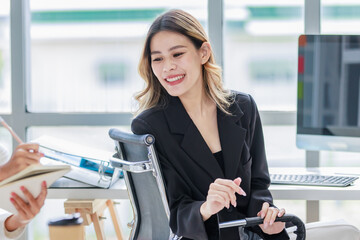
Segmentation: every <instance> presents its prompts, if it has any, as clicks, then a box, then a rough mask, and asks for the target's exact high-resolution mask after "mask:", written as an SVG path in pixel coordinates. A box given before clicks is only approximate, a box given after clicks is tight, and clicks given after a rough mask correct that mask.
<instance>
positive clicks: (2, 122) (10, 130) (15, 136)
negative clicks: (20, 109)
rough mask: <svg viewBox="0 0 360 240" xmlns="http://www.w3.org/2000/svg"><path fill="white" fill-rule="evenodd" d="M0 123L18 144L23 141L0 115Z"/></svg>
mask: <svg viewBox="0 0 360 240" xmlns="http://www.w3.org/2000/svg"><path fill="white" fill-rule="evenodd" d="M0 123H1V125H3V126H4V127H5V128H6V129H7V130H8V131H9V132H10V134H11V135H12V136H13V137H14V139H15V140H16V141H17V142H18V143H19V144H22V143H23V141H22V140H21V139H20V138H19V136H18V135H17V134H16V133H15V132H14V130H12V128H11V127H10V126H9V125H8V124H7V123H6V122H5V120H4V119H3V118H2V117H1V116H0Z"/></svg>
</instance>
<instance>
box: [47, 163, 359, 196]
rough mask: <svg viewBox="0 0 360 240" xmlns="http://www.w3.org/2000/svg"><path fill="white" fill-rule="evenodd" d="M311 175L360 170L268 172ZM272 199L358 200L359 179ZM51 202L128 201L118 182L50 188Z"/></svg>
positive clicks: (276, 188)
mask: <svg viewBox="0 0 360 240" xmlns="http://www.w3.org/2000/svg"><path fill="white" fill-rule="evenodd" d="M305 171H311V172H313V173H319V172H320V173H322V174H334V173H343V174H345V173H347V174H354V175H360V168H321V169H318V168H312V169H305V168H271V169H270V172H271V173H298V174H300V173H302V172H305ZM270 191H271V193H272V194H273V197H274V199H277V200H360V179H358V180H356V181H355V184H354V185H353V186H348V187H318V186H299V185H276V184H273V185H271V186H270ZM48 198H50V199H68V198H72V199H94V198H104V199H128V195H127V191H126V186H125V182H124V180H123V179H120V180H119V181H118V182H116V183H115V184H114V185H113V186H112V187H111V188H110V189H103V188H89V187H86V188H49V190H48Z"/></svg>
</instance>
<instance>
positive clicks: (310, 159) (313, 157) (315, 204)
mask: <svg viewBox="0 0 360 240" xmlns="http://www.w3.org/2000/svg"><path fill="white" fill-rule="evenodd" d="M305 161H306V168H318V167H320V151H308V150H307V151H306V155H305ZM317 221H320V201H319V200H306V222H317Z"/></svg>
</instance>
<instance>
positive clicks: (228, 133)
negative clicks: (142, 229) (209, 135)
mask: <svg viewBox="0 0 360 240" xmlns="http://www.w3.org/2000/svg"><path fill="white" fill-rule="evenodd" d="M230 112H231V113H232V114H233V115H232V116H228V115H226V114H225V113H223V112H222V111H221V110H220V109H218V114H217V115H218V119H217V120H218V128H219V135H220V142H221V148H222V151H223V156H224V165H225V177H226V178H227V179H232V180H233V179H235V178H236V177H237V176H236V172H237V169H238V167H239V164H240V161H241V151H242V148H243V145H244V142H245V136H246V129H244V128H242V127H241V125H240V123H239V121H240V118H241V117H242V116H243V115H244V113H243V112H242V111H241V109H240V107H239V105H238V104H237V103H236V102H235V103H233V104H232V105H231V107H230Z"/></svg>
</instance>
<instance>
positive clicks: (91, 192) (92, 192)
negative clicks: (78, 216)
mask: <svg viewBox="0 0 360 240" xmlns="http://www.w3.org/2000/svg"><path fill="white" fill-rule="evenodd" d="M68 183H69V184H71V182H70V181H69V182H68ZM78 186H79V187H77V188H73V187H66V188H58V187H56V188H49V189H48V195H47V198H49V199H65V198H66V199H69V198H70V199H96V198H99V199H128V194H127V191H126V186H125V181H124V179H119V181H117V182H116V183H115V184H114V185H113V186H111V188H109V189H105V188H95V187H84V188H80V187H81V186H82V185H81V184H78ZM84 186H85V185H84Z"/></svg>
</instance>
